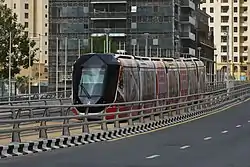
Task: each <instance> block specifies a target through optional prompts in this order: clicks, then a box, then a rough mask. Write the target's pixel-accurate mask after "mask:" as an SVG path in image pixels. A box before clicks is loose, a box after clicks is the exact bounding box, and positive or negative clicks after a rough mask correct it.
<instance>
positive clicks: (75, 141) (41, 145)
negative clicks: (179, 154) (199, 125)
mask: <svg viewBox="0 0 250 167" xmlns="http://www.w3.org/2000/svg"><path fill="white" fill-rule="evenodd" d="M234 103H236V104H237V103H238V99H233V100H230V101H226V102H224V103H222V104H217V105H214V106H211V107H210V108H209V109H204V110H198V111H194V112H191V113H186V114H184V115H178V116H175V117H172V118H168V119H162V120H158V121H153V122H148V123H145V124H140V125H134V126H131V127H126V128H120V129H115V130H112V131H105V132H99V133H95V134H88V133H83V134H82V135H78V136H61V137H58V138H55V139H40V140H38V141H31V142H28V143H13V144H9V145H7V146H1V145H0V159H3V158H8V157H16V156H23V155H27V154H34V153H39V152H45V151H50V150H55V149H60V148H68V147H75V146H80V145H85V144H90V143H95V142H100V141H107V140H111V139H117V138H121V137H125V136H130V135H134V134H139V133H144V132H148V131H152V130H155V129H159V128H162V127H166V126H170V125H173V124H176V123H180V122H184V121H187V120H189V119H194V118H197V117H201V116H203V115H206V114H209V113H211V111H212V110H214V109H220V108H221V107H223V106H225V105H229V104H234Z"/></svg>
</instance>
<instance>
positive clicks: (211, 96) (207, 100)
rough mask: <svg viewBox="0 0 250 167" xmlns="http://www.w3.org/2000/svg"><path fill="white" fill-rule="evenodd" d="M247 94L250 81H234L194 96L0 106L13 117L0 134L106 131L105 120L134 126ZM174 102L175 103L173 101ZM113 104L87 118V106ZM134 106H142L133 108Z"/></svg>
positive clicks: (4, 121) (16, 136)
mask: <svg viewBox="0 0 250 167" xmlns="http://www.w3.org/2000/svg"><path fill="white" fill-rule="evenodd" d="M249 94H250V84H249V83H242V84H237V86H234V87H233V88H231V89H229V91H228V89H227V88H223V89H219V90H215V91H211V92H206V93H200V94H195V95H188V96H181V97H171V98H164V99H153V100H147V101H137V102H127V103H116V104H98V105H70V104H69V105H64V104H62V103H61V104H58V105H41V104H39V105H34V106H28V105H26V106H20V105H16V106H0V112H1V113H3V112H9V113H11V114H12V119H10V118H5V119H0V125H6V124H9V125H12V128H11V129H4V128H3V129H0V134H11V140H12V142H21V141H22V140H21V133H25V132H29V131H32V132H36V133H37V131H38V133H39V134H37V135H38V138H45V139H46V138H48V131H50V130H55V129H58V130H60V131H61V133H62V135H63V136H70V128H75V127H80V128H82V132H84V133H89V127H90V126H91V125H99V126H100V127H101V129H102V130H103V131H107V130H109V129H108V126H107V124H108V123H113V125H114V127H115V128H120V125H121V124H120V123H121V122H122V121H123V122H124V121H125V122H127V124H128V125H129V126H132V125H134V123H135V122H134V121H135V120H139V123H144V122H145V118H146V117H149V118H150V120H152V121H153V120H155V119H156V117H158V118H159V119H165V118H166V117H171V116H172V115H173V113H175V114H177V115H182V114H184V113H189V112H196V111H200V110H205V111H209V110H212V109H215V108H218V107H221V106H223V105H225V104H228V103H231V102H234V101H236V100H239V99H241V98H246V97H247V96H249ZM194 96H199V97H201V98H200V99H198V100H197V99H194V100H189V101H187V99H190V97H194ZM173 101H175V103H174V102H173ZM114 105H115V106H116V107H117V111H116V112H114V113H107V112H106V110H104V111H103V113H100V114H98V115H97V116H98V117H99V118H101V119H100V120H97V121H89V118H91V117H92V116H93V115H90V114H89V113H88V108H89V107H100V106H105V107H108V106H114ZM134 106H141V107H139V108H138V107H137V108H134ZM72 107H86V108H87V109H86V112H85V115H81V116H70V115H69V114H70V112H71V111H70V110H71V108H72ZM121 107H130V109H129V110H127V111H122V112H121V111H120V108H121ZM54 108H57V109H60V115H53V114H52V113H51V112H50V111H52V109H54ZM34 109H37V110H39V111H40V115H39V116H38V115H36V114H34V112H33V111H34ZM27 111H28V114H27V117H24V116H23V113H27ZM111 115H112V116H114V118H111V119H108V120H107V119H106V117H107V116H111ZM70 119H78V120H79V121H78V122H70V121H69V120H70ZM50 121H58V122H59V123H58V124H56V125H47V123H49V122H50ZM24 123H39V125H36V126H32V127H20V125H21V124H24Z"/></svg>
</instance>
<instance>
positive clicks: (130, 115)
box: [128, 104, 134, 126]
mask: <svg viewBox="0 0 250 167" xmlns="http://www.w3.org/2000/svg"><path fill="white" fill-rule="evenodd" d="M132 117H133V104H132V105H131V107H130V113H129V118H128V125H131V126H132V125H134V124H133V120H132Z"/></svg>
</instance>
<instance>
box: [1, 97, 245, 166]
mask: <svg viewBox="0 0 250 167" xmlns="http://www.w3.org/2000/svg"><path fill="white" fill-rule="evenodd" d="M249 108H250V101H248V102H245V103H243V104H241V105H239V106H235V107H232V108H230V109H228V110H226V111H223V112H220V113H217V114H215V115H211V116H208V117H206V118H203V119H199V120H196V121H192V122H189V123H186V124H181V125H178V126H174V127H171V128H167V129H164V130H159V131H155V132H152V133H147V134H144V135H138V136H134V137H130V138H125V139H122V140H116V141H108V142H100V143H94V144H89V145H86V146H80V147H74V148H67V149H60V150H54V151H51V152H45V153H40V154H33V155H29V156H23V157H16V158H11V159H4V160H0V166H1V167H33V166H35V167H48V166H54V167H69V166H70V167H82V166H87V167H163V166H166V167H167V166H169V167H182V166H186V167H211V166H213V167H249V166H250V110H249Z"/></svg>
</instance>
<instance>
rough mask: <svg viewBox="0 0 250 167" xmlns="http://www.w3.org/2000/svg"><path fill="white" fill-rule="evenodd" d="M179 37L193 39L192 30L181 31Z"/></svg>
mask: <svg viewBox="0 0 250 167" xmlns="http://www.w3.org/2000/svg"><path fill="white" fill-rule="evenodd" d="M181 39H191V40H193V41H195V34H194V33H192V32H182V33H181Z"/></svg>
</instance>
